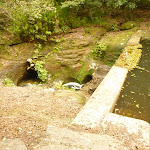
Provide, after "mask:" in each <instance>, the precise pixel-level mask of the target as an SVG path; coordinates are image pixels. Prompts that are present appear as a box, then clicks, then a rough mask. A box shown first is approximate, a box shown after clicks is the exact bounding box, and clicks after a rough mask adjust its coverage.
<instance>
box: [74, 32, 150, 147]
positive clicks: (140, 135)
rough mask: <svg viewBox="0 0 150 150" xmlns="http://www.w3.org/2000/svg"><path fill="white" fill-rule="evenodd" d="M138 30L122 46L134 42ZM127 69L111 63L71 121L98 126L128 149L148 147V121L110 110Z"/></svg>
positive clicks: (136, 41)
mask: <svg viewBox="0 0 150 150" xmlns="http://www.w3.org/2000/svg"><path fill="white" fill-rule="evenodd" d="M140 39H141V32H137V33H134V34H133V35H132V36H131V38H130V40H129V41H128V43H127V45H126V46H135V45H138V44H139V42H140ZM127 73H128V69H127V68H123V67H118V66H115V65H114V66H113V67H112V68H111V69H110V71H109V72H108V74H107V75H106V77H105V78H104V80H103V81H102V82H101V84H100V85H99V86H98V88H97V89H96V90H95V92H94V93H93V95H92V96H91V97H90V99H89V100H88V102H87V103H86V105H85V106H84V107H83V109H82V110H81V111H80V112H79V114H78V115H77V117H76V118H75V119H74V120H73V122H72V125H78V126H84V127H86V128H89V129H99V130H100V131H101V132H102V133H104V134H108V135H113V136H115V137H117V138H118V139H119V140H121V141H122V143H124V144H125V145H128V146H129V145H130V148H131V149H134V148H143V147H148V149H150V147H149V145H150V124H149V123H147V122H146V121H143V120H139V119H134V118H129V117H125V116H121V115H117V114H113V113H112V111H113V109H114V105H115V104H116V102H117V99H118V96H119V94H120V91H121V89H122V86H123V83H124V81H125V79H126V76H127Z"/></svg>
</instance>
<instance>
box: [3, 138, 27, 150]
mask: <svg viewBox="0 0 150 150" xmlns="http://www.w3.org/2000/svg"><path fill="white" fill-rule="evenodd" d="M0 150H27V147H26V146H25V144H24V143H23V142H22V141H21V140H20V139H18V138H16V139H6V140H4V141H1V142H0Z"/></svg>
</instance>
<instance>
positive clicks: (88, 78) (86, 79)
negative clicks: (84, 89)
mask: <svg viewBox="0 0 150 150" xmlns="http://www.w3.org/2000/svg"><path fill="white" fill-rule="evenodd" d="M91 80H92V75H87V76H85V78H84V80H83V81H82V82H83V83H84V84H85V83H87V82H89V81H91Z"/></svg>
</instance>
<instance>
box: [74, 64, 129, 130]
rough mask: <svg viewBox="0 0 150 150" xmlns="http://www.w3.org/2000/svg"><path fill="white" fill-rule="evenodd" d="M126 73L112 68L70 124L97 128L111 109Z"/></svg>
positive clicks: (121, 69) (123, 69)
mask: <svg viewBox="0 0 150 150" xmlns="http://www.w3.org/2000/svg"><path fill="white" fill-rule="evenodd" d="M127 72H128V69H126V68H121V67H117V66H113V67H112V68H111V70H110V71H109V73H108V74H107V75H106V77H105V78H104V80H103V81H102V82H101V84H100V85H99V86H98V88H97V89H96V91H95V92H94V93H93V95H92V96H91V97H90V99H89V100H88V102H87V103H86V105H85V106H84V108H83V109H82V110H81V111H80V113H79V114H78V115H77V117H76V118H75V119H74V120H73V122H72V124H77V125H84V126H86V127H91V128H93V127H96V126H99V123H100V121H102V120H103V119H104V117H105V115H106V114H108V113H109V112H110V111H111V110H112V109H113V106H114V104H115V103H116V100H117V98H118V95H119V93H120V91H121V88H122V85H123V83H124V80H125V78H126V75H127Z"/></svg>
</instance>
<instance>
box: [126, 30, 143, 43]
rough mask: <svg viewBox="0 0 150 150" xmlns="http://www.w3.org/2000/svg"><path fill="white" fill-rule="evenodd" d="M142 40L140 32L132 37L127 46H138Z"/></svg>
mask: <svg viewBox="0 0 150 150" xmlns="http://www.w3.org/2000/svg"><path fill="white" fill-rule="evenodd" d="M140 39H141V31H140V30H139V31H138V32H137V33H135V34H133V35H132V36H131V38H130V40H129V41H128V43H127V44H126V46H135V45H138V44H139V43H140Z"/></svg>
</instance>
